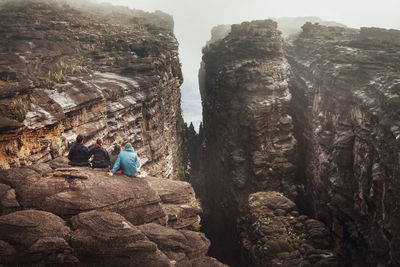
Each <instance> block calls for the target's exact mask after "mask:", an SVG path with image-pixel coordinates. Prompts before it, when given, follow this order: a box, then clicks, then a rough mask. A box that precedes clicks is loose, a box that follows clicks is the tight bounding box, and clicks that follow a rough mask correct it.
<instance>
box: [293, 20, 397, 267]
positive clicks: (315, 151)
mask: <svg viewBox="0 0 400 267" xmlns="http://www.w3.org/2000/svg"><path fill="white" fill-rule="evenodd" d="M399 49H400V31H395V30H384V29H376V28H361V29H360V30H354V29H345V28H339V27H325V26H320V25H315V24H310V23H308V24H305V25H304V26H303V32H302V34H301V35H300V37H299V38H298V39H297V40H296V41H295V42H294V44H293V46H291V47H289V48H288V56H287V57H288V59H289V62H290V64H291V67H292V72H293V75H294V77H293V79H291V83H290V89H291V92H292V94H293V96H294V97H293V102H292V108H293V114H294V121H295V125H296V128H297V130H296V136H297V139H298V140H299V143H300V144H301V145H300V146H299V147H301V155H302V157H303V159H302V160H301V161H300V162H299V167H300V168H301V169H302V170H303V172H302V173H301V174H300V175H301V176H302V177H303V178H304V185H305V192H304V195H305V196H307V198H308V199H307V201H306V202H305V205H306V206H307V209H308V211H309V212H310V214H312V215H313V216H314V217H316V218H320V219H322V220H323V221H324V222H325V223H327V224H328V225H329V226H330V228H331V230H332V231H333V234H334V236H335V242H336V244H335V246H336V248H337V249H338V250H339V251H341V253H343V254H344V257H345V258H347V259H348V260H349V263H350V262H351V263H352V264H358V265H370V266H371V265H372V266H374V265H379V264H384V265H385V264H388V265H392V266H396V265H399V264H400V261H399V260H400V250H399V246H398V244H399V241H400V240H399V233H400V232H399V227H398V224H399V217H398V212H397V206H398V203H399V201H400V200H399V195H398V193H397V191H398V190H399V189H400V184H399V177H400V168H399V165H400V154H399V151H400V130H399V129H400V113H399V110H400V94H399V93H400V79H399V78H400V72H399V70H400V64H399V62H400V55H399Z"/></svg>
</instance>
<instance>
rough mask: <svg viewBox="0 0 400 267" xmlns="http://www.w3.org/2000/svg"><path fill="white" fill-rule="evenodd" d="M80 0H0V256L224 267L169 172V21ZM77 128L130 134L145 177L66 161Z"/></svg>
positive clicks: (197, 209) (177, 122) (4, 259)
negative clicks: (213, 254) (210, 254)
mask: <svg viewBox="0 0 400 267" xmlns="http://www.w3.org/2000/svg"><path fill="white" fill-rule="evenodd" d="M82 2H83V1H51V0H48V1H47V0H42V1H35V0H33V1H1V2H0V14H1V16H0V43H1V46H0V166H1V168H2V169H6V170H1V171H0V265H1V266H61V265H62V266H155V267H156V266H188V267H189V266H190V267H202V266H204V267H205V266H221V267H223V266H226V265H224V264H222V263H220V262H218V261H217V260H215V259H213V258H210V257H207V256H206V254H207V251H208V248H209V246H210V241H209V240H208V239H207V238H206V237H205V236H204V234H202V233H200V232H199V229H200V214H201V213H202V209H201V206H200V204H199V201H198V200H197V199H196V198H195V194H194V191H193V188H192V187H191V185H190V184H188V183H186V182H181V181H175V180H173V179H172V178H176V175H177V174H178V173H179V172H180V171H181V169H180V165H181V149H180V144H181V142H182V140H180V135H181V133H180V132H179V131H180V130H181V124H182V118H181V114H180V103H179V101H180V90H179V86H180V84H181V83H182V74H181V70H180V63H179V59H178V50H177V49H178V43H177V41H176V39H175V37H174V35H173V21H172V18H171V17H170V16H169V15H166V14H164V13H161V12H155V13H153V14H148V13H144V12H142V11H137V10H130V9H127V8H123V7H113V6H111V5H92V4H87V3H82ZM70 4H74V6H71V5H70ZM78 134H82V135H84V136H85V144H86V145H91V144H93V143H94V140H95V139H96V138H99V137H101V138H103V140H104V143H105V147H106V148H110V147H111V145H113V144H124V143H126V142H131V143H132V144H133V145H134V147H135V148H136V151H137V152H138V154H139V157H140V159H141V161H142V165H143V169H144V170H145V171H147V173H148V174H149V175H148V176H147V177H146V178H142V179H139V178H136V179H133V178H131V177H127V176H124V175H115V176H113V177H110V176H108V175H107V173H106V171H107V170H106V169H100V170H97V169H90V168H89V167H76V168H75V167H71V166H69V165H68V164H67V158H66V157H63V155H65V152H66V151H67V150H68V148H69V146H70V145H71V143H72V142H73V141H74V139H75V137H76V136H77V135H78ZM168 178H169V179H168Z"/></svg>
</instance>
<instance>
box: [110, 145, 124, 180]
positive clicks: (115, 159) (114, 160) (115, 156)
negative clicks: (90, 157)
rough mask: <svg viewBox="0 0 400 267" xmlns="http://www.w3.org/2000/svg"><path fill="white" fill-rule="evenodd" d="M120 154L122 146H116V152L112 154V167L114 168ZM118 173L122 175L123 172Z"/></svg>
mask: <svg viewBox="0 0 400 267" xmlns="http://www.w3.org/2000/svg"><path fill="white" fill-rule="evenodd" d="M120 152H121V146H120V145H114V150H113V151H112V152H111V154H110V166H111V167H112V166H114V164H115V162H116V161H117V158H118V156H119V153H120ZM110 171H111V170H110ZM116 173H117V174H122V170H121V169H119V170H118V171H117V172H116Z"/></svg>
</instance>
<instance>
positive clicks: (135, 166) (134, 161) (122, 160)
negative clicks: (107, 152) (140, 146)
mask: <svg viewBox="0 0 400 267" xmlns="http://www.w3.org/2000/svg"><path fill="white" fill-rule="evenodd" d="M139 167H140V161H139V158H138V156H137V155H136V153H135V152H134V149H133V147H132V145H131V144H130V143H127V144H126V145H125V151H122V152H121V153H119V155H118V158H117V160H116V161H115V164H114V166H113V168H112V169H111V171H110V172H109V173H108V174H109V175H110V176H112V175H113V174H114V173H116V172H117V171H118V170H119V169H121V170H122V172H123V174H125V175H128V176H135V174H137V173H138V172H139Z"/></svg>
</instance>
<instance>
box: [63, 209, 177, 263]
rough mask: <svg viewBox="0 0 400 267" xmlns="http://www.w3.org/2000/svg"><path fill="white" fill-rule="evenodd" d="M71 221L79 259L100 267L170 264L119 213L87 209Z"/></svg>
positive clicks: (74, 243) (73, 242)
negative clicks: (87, 210) (100, 266)
mask: <svg viewBox="0 0 400 267" xmlns="http://www.w3.org/2000/svg"><path fill="white" fill-rule="evenodd" d="M71 222H72V229H73V230H74V231H73V233H72V237H71V245H72V246H73V247H75V248H76V250H77V253H78V257H79V258H80V259H81V261H82V262H86V263H87V264H88V263H90V264H96V263H97V264H100V265H102V266H106V265H107V266H171V265H170V261H169V259H168V258H167V257H166V256H165V255H164V254H163V253H161V252H160V251H159V250H158V249H157V245H156V244H154V243H153V242H151V241H149V240H148V239H147V238H146V236H145V235H144V234H143V233H142V232H141V231H140V230H139V229H138V228H136V227H135V226H134V225H132V224H131V223H130V222H129V221H128V220H126V219H125V218H124V217H122V216H121V215H119V214H116V213H113V212H100V211H89V212H85V213H80V214H79V215H77V216H75V217H73V218H72V220H71Z"/></svg>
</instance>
